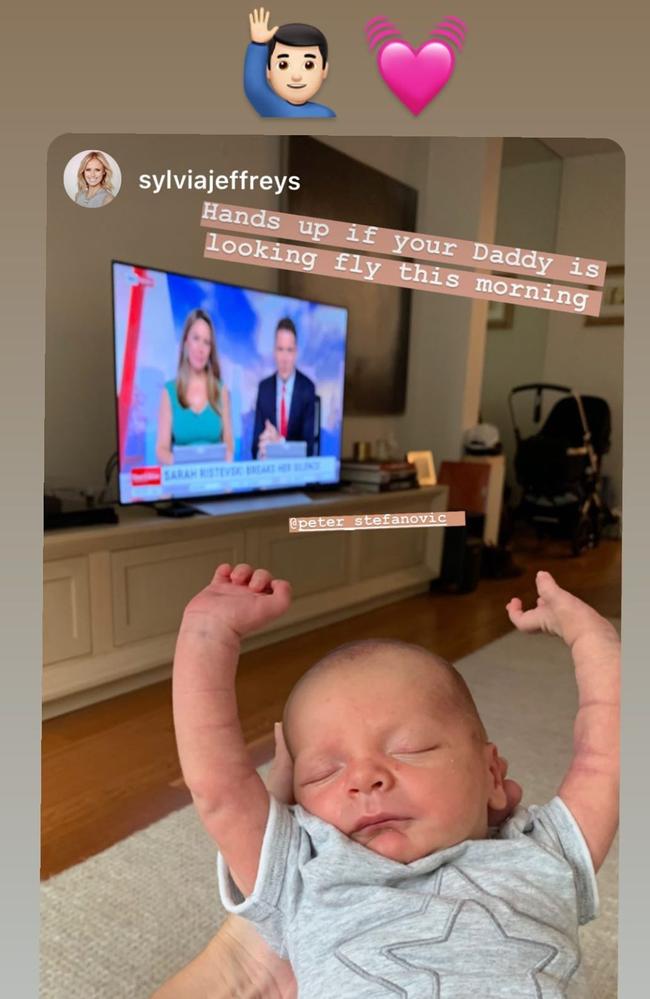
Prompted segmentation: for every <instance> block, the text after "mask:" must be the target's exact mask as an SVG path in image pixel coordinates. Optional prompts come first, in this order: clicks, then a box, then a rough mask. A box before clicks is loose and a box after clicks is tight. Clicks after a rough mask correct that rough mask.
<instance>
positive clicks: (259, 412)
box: [252, 368, 316, 458]
mask: <svg viewBox="0 0 650 999" xmlns="http://www.w3.org/2000/svg"><path fill="white" fill-rule="evenodd" d="M276 378H277V374H275V375H271V376H270V377H269V378H264V379H263V381H261V382H260V383H259V385H258V388H257V404H256V406H255V425H254V427H253V444H252V452H253V458H257V442H258V440H259V438H260V434H261V433H262V431H263V430H264V425H265V423H266V420H270V421H271V423H272V424H273V426H274V427H277V430H278V431H279V430H280V428H279V427H278V425H277V424H278V417H277V413H276V396H277V390H276ZM315 400H316V386H315V385H314V383H313V381H312V380H311V378H307V375H303V373H302V371H298V369H297V368H296V380H295V382H294V385H293V395H292V396H291V409H290V410H289V419H288V421H287V437H286V439H287V440H288V441H307V454H308V455H312V454H313V453H314V409H315Z"/></svg>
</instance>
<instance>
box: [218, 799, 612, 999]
mask: <svg viewBox="0 0 650 999" xmlns="http://www.w3.org/2000/svg"><path fill="white" fill-rule="evenodd" d="M218 873H219V884H220V890H221V895H222V899H223V902H224V905H225V906H226V908H227V909H229V910H230V911H232V912H236V913H238V914H239V915H242V916H245V917H246V918H247V919H250V920H252V921H253V922H254V923H255V925H256V926H257V928H258V929H259V931H260V933H261V934H262V936H263V937H264V938H265V939H266V940H267V941H268V942H269V944H270V945H271V946H272V947H274V949H275V950H277V951H278V953H279V954H281V955H282V956H283V957H288V958H289V959H290V960H291V963H292V965H293V969H294V972H295V974H296V978H297V981H298V989H299V991H298V994H299V996H300V999H312V997H314V999H316V997H322V999H332V997H333V996H335V997H337V999H348V997H349V999H380V997H382V996H387V997H388V996H401V997H403V999H468V997H469V996H477V997H478V996H480V999H563V997H566V999H589V997H590V991H589V986H588V983H587V981H586V977H585V973H584V968H583V967H582V966H581V964H580V951H579V942H578V926H579V924H580V923H585V922H587V921H588V920H590V919H592V918H593V917H594V916H595V915H596V912H597V905H598V898H597V890H596V883H595V876H594V871H593V867H592V863H591V857H590V855H589V851H588V848H587V845H586V843H585V841H584V838H583V836H582V833H581V832H580V829H579V828H578V826H577V823H576V822H575V820H574V819H573V817H572V815H571V813H570V812H569V810H568V809H567V808H566V806H565V805H564V803H563V802H562V801H561V800H560V799H559V798H554V799H553V800H552V801H551V802H550V803H549V804H548V805H545V806H544V807H542V808H537V807H531V808H530V809H527V810H526V809H518V810H517V812H516V813H515V815H514V816H513V818H511V819H510V820H509V821H508V822H507V823H505V825H504V826H503V827H502V829H501V830H500V832H499V837H498V838H495V839H486V840H467V841H466V842H464V843H459V844H457V845H456V846H452V847H448V848H447V849H445V850H439V851H437V852H435V853H432V854H429V855H428V856H427V857H422V858H420V859H419V860H415V861H413V862H412V863H410V864H400V863H398V862H397V861H394V860H389V859H387V858H386V857H382V856H380V855H379V854H376V853H373V852H372V851H371V850H368V849H366V848H364V847H363V846H361V845H360V844H358V843H355V842H354V841H352V840H350V839H348V838H347V837H346V836H344V835H343V833H341V832H339V831H338V830H337V829H334V828H333V827H332V826H330V825H328V824H327V823H326V822H323V821H322V820H321V819H317V818H316V817H315V816H313V815H310V814H309V813H307V812H305V811H304V810H303V809H302V808H300V806H298V805H296V806H293V807H291V808H287V807H286V806H284V805H279V804H278V803H277V802H275V801H273V800H272V805H271V810H270V814H269V820H268V824H267V829H266V833H265V837H264V844H263V847H262V854H261V857H260V865H259V870H258V876H257V882H256V884H255V888H254V890H253V892H252V894H251V895H250V896H249V897H248V898H246V899H244V898H243V897H242V896H241V894H240V893H239V891H238V890H237V888H236V886H235V885H234V883H233V881H232V879H231V878H230V876H229V873H228V870H227V868H226V866H225V864H224V862H223V859H222V858H219V865H218Z"/></svg>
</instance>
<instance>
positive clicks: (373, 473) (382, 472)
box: [341, 458, 418, 492]
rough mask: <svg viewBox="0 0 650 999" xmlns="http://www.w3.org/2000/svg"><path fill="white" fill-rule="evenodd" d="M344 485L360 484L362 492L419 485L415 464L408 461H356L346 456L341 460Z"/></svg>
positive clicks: (383, 490)
mask: <svg viewBox="0 0 650 999" xmlns="http://www.w3.org/2000/svg"><path fill="white" fill-rule="evenodd" d="M341 482H342V483H343V485H345V484H351V485H354V486H358V487H360V488H359V491H362V492H385V491H390V490H393V489H409V488H413V487H414V486H417V484H418V483H417V475H416V470H415V466H414V465H413V464H411V462H408V461H354V460H351V459H349V458H344V459H343V461H342V462H341Z"/></svg>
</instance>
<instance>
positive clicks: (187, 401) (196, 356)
mask: <svg viewBox="0 0 650 999" xmlns="http://www.w3.org/2000/svg"><path fill="white" fill-rule="evenodd" d="M221 443H224V444H225V445H226V461H232V459H233V450H234V446H233V436H232V418H231V414H230V396H229V394H228V389H227V388H226V386H225V385H224V384H223V382H222V381H221V373H220V369H219V359H218V356H217V338H216V335H215V331H214V324H213V322H212V319H211V318H210V316H209V315H208V313H207V312H205V311H204V310H203V309H194V310H193V311H192V312H190V314H189V315H188V317H187V319H186V320H185V325H184V327H183V336H182V338H181V349H180V356H179V359H178V370H177V372H176V378H172V379H171V381H168V382H166V383H165V387H164V389H163V391H162V396H161V398H160V410H159V412H158V437H157V440H156V457H157V458H158V461H159V462H160V463H161V464H162V465H173V463H174V454H173V450H172V447H173V445H175V444H176V445H187V444H221Z"/></svg>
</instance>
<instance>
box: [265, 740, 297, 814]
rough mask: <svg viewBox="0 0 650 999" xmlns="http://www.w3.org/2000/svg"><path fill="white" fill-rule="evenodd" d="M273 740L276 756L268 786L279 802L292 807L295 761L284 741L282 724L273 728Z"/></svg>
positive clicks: (270, 771) (267, 782)
mask: <svg viewBox="0 0 650 999" xmlns="http://www.w3.org/2000/svg"><path fill="white" fill-rule="evenodd" d="M273 738H274V739H275V756H274V757H273V762H272V763H271V769H270V770H269V776H268V779H267V781H266V786H267V787H268V789H269V791H270V792H271V794H272V795H273V797H274V798H277V799H278V801H282V802H284V804H285V805H292V804H293V802H294V797H293V760H292V759H291V757H290V756H289V750H288V749H287V744H286V742H285V741H284V732H283V731H282V722H276V723H275V725H274V726H273Z"/></svg>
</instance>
